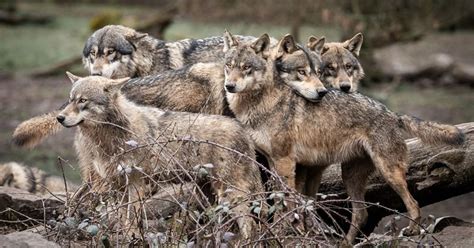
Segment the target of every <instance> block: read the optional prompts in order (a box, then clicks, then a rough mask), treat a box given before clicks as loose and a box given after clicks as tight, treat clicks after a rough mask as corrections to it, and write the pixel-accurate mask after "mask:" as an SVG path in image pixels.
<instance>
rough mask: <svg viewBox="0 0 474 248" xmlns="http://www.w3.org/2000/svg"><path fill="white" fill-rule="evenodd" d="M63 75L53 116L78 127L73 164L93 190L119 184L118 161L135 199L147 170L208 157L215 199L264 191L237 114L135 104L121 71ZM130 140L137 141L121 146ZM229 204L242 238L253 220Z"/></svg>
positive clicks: (163, 171) (167, 172)
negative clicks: (64, 84)
mask: <svg viewBox="0 0 474 248" xmlns="http://www.w3.org/2000/svg"><path fill="white" fill-rule="evenodd" d="M69 77H70V79H71V81H72V82H73V87H72V90H71V93H70V102H69V104H68V105H67V106H66V107H65V109H64V110H62V111H61V113H60V114H59V115H58V116H57V119H58V121H59V122H60V123H61V124H62V125H63V126H65V127H73V126H78V127H79V129H78V136H77V137H76V150H77V152H78V156H79V165H80V168H81V171H82V176H83V177H87V178H83V180H85V181H89V182H91V184H92V187H93V189H94V190H96V191H98V192H106V191H108V190H111V189H114V188H104V186H102V185H103V184H102V183H101V182H104V181H105V182H106V183H109V186H110V185H116V186H118V187H115V189H117V188H121V187H124V186H125V181H124V180H123V178H122V177H121V175H120V174H119V173H118V172H117V166H121V167H127V168H131V169H133V170H132V171H133V173H132V174H131V175H130V177H129V179H128V180H129V182H128V183H129V184H130V185H131V187H132V188H136V189H138V190H137V192H135V193H133V199H135V200H136V199H141V198H142V197H143V196H144V194H145V193H144V192H145V191H146V189H145V185H144V184H145V181H146V179H147V177H146V176H145V175H151V177H158V178H164V179H168V180H170V179H172V178H173V177H175V176H176V175H174V174H173V172H174V171H180V170H182V169H183V168H182V167H184V169H185V170H187V169H191V168H193V167H194V166H196V165H202V164H208V163H210V164H213V165H214V167H213V168H212V170H211V172H210V173H211V175H212V177H211V178H212V179H211V180H210V181H211V182H210V183H211V187H212V189H213V190H214V192H215V194H216V196H217V200H218V201H219V203H222V202H225V201H229V202H232V200H233V199H234V200H235V199H238V198H242V197H243V198H246V197H248V195H253V196H255V194H252V193H256V192H263V186H262V183H261V179H260V174H259V170H258V167H257V165H256V164H254V163H253V162H252V161H254V158H255V155H254V147H253V145H252V142H251V140H250V137H249V136H248V134H247V133H246V132H245V130H244V129H243V128H242V127H241V125H240V124H239V123H238V122H237V121H235V120H232V119H230V118H227V117H223V116H210V115H202V114H200V115H199V114H190V113H180V112H167V111H163V110H160V109H157V108H150V107H144V106H138V105H136V104H135V103H132V102H130V101H129V100H127V99H126V98H125V97H124V96H123V95H122V94H121V93H120V87H121V86H122V85H123V84H124V83H125V82H126V81H127V80H126V79H119V80H111V79H107V78H104V77H98V76H90V77H86V78H79V77H77V76H74V75H72V74H69ZM129 140H135V141H136V142H137V143H138V144H139V145H140V146H138V147H137V148H136V149H132V150H127V147H126V142H127V141H129ZM213 143H215V144H218V145H215V144H213ZM223 147H225V148H227V149H224V148H223ZM235 151H238V153H236V152H235ZM190 154H193V156H190ZM149 185H153V183H149ZM150 187H151V188H152V189H151V190H156V189H153V186H150ZM234 187H235V188H234ZM227 189H232V190H229V191H227ZM234 209H235V211H234V213H235V214H237V215H238V218H237V222H238V226H239V228H240V231H241V234H242V236H243V238H249V237H250V235H251V228H252V226H253V220H252V218H251V217H249V216H248V213H249V212H250V211H249V209H248V206H245V205H243V204H239V205H237V206H236V207H235V208H234Z"/></svg>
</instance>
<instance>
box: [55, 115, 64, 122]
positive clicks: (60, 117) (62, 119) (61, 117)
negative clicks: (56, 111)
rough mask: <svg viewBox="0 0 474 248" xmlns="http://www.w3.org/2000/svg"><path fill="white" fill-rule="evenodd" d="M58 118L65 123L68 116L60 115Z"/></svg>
mask: <svg viewBox="0 0 474 248" xmlns="http://www.w3.org/2000/svg"><path fill="white" fill-rule="evenodd" d="M56 120H58V122H59V123H63V122H64V120H66V117H65V116H64V115H58V116H57V117H56Z"/></svg>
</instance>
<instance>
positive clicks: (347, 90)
mask: <svg viewBox="0 0 474 248" xmlns="http://www.w3.org/2000/svg"><path fill="white" fill-rule="evenodd" d="M341 90H342V91H344V92H346V93H347V92H349V90H351V86H350V85H347V84H344V85H341Z"/></svg>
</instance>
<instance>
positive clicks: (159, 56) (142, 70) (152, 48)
mask: <svg viewBox="0 0 474 248" xmlns="http://www.w3.org/2000/svg"><path fill="white" fill-rule="evenodd" d="M135 52H136V54H135V55H134V62H135V64H136V68H137V72H136V75H135V76H136V77H145V76H149V75H152V74H156V73H160V72H164V71H167V70H170V69H171V67H170V63H169V58H168V57H169V55H168V51H167V48H166V42H165V41H162V40H158V39H154V38H151V37H146V38H144V40H142V41H141V42H139V43H138V45H137V49H136V51H135Z"/></svg>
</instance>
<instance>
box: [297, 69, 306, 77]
mask: <svg viewBox="0 0 474 248" xmlns="http://www.w3.org/2000/svg"><path fill="white" fill-rule="evenodd" d="M298 74H300V75H301V76H304V75H306V70H303V69H299V70H298Z"/></svg>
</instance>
